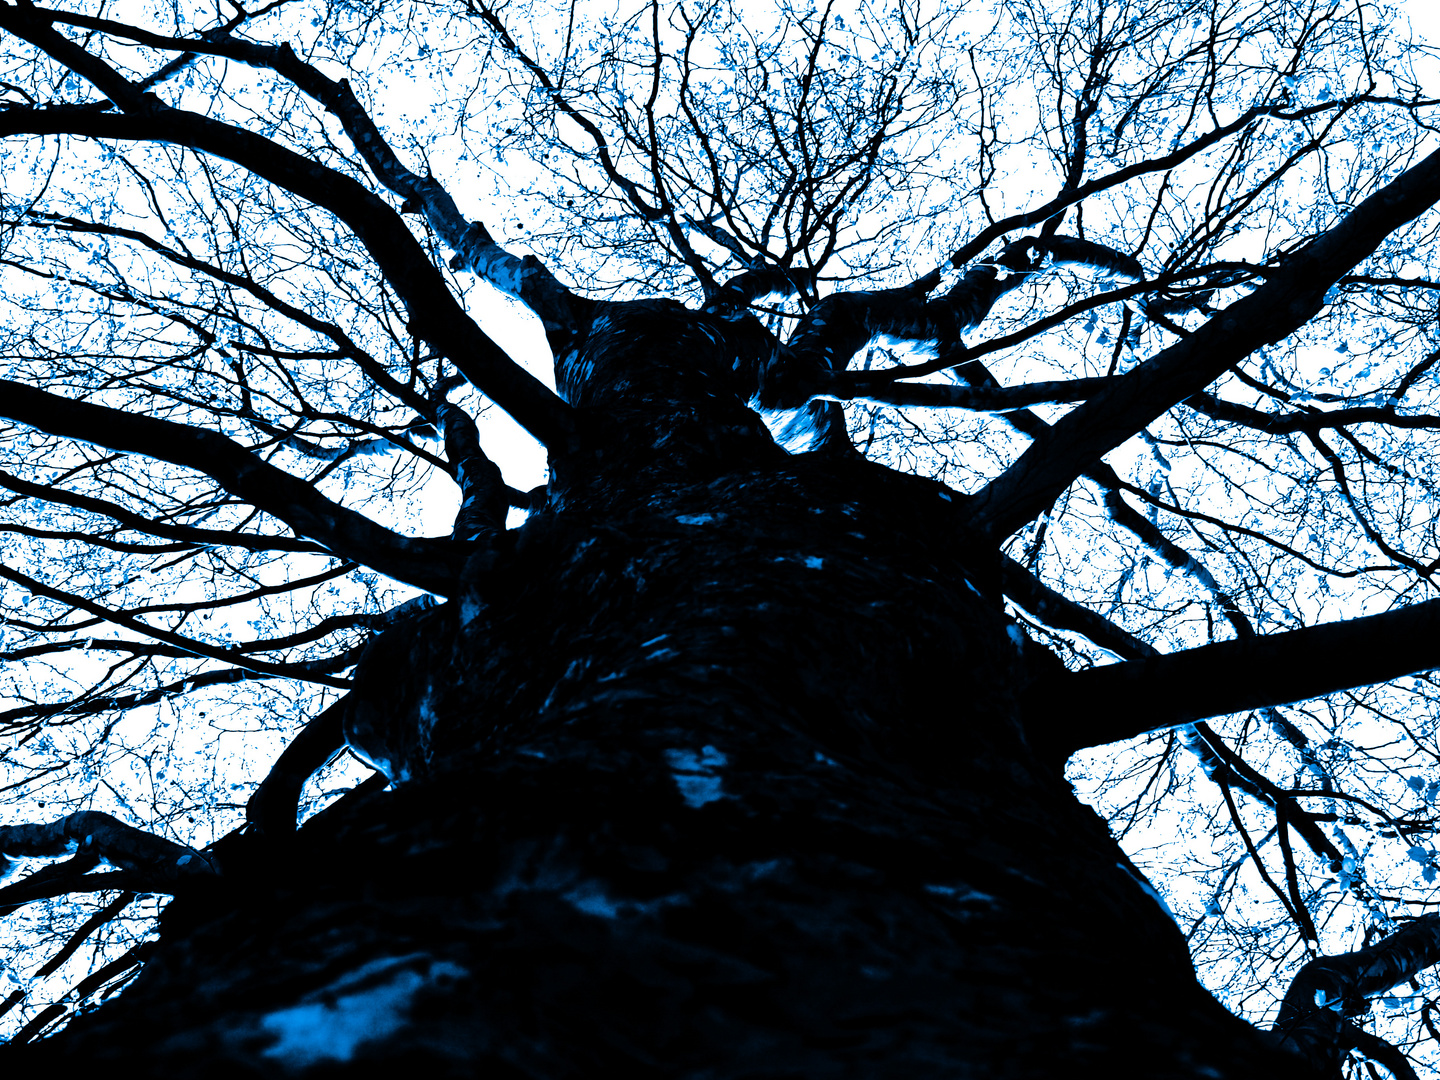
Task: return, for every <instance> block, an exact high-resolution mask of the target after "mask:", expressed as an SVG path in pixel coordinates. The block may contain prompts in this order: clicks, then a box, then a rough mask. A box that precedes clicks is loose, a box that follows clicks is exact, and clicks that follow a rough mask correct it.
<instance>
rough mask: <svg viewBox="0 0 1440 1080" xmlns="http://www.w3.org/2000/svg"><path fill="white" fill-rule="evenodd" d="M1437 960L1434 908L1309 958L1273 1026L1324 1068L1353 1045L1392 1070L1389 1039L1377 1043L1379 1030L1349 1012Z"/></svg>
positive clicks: (1439, 921)
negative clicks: (1357, 945)
mask: <svg viewBox="0 0 1440 1080" xmlns="http://www.w3.org/2000/svg"><path fill="white" fill-rule="evenodd" d="M1437 962H1440V915H1433V914H1432V915H1422V916H1420V917H1419V918H1418V919H1416V920H1415V921H1414V922H1412V923H1410V924H1409V925H1408V926H1406V927H1404V928H1403V929H1401V930H1397V931H1396V932H1395V933H1393V934H1391V935H1390V936H1389V937H1387V938H1385V939H1384V940H1383V941H1379V942H1376V943H1375V944H1374V945H1370V946H1367V947H1366V948H1363V949H1356V950H1355V951H1354V952H1348V953H1342V954H1341V955H1339V956H1322V957H1320V958H1318V959H1316V960H1311V961H1310V962H1309V963H1308V964H1306V965H1305V966H1304V967H1303V968H1301V969H1300V973H1299V974H1298V975H1296V976H1295V979H1294V981H1293V982H1291V983H1290V988H1289V989H1288V990H1287V991H1286V992H1285V997H1284V999H1283V1000H1282V1001H1281V1003H1280V1013H1279V1016H1278V1017H1277V1018H1276V1020H1275V1027H1274V1029H1273V1030H1274V1031H1275V1032H1276V1034H1278V1035H1279V1036H1280V1040H1281V1045H1282V1046H1285V1047H1287V1048H1289V1049H1291V1050H1293V1051H1295V1052H1296V1053H1297V1054H1299V1055H1300V1056H1301V1057H1303V1058H1305V1059H1307V1060H1308V1061H1309V1062H1310V1063H1311V1064H1312V1065H1314V1066H1315V1067H1316V1068H1318V1069H1321V1070H1322V1071H1323V1070H1329V1071H1330V1072H1333V1071H1334V1070H1336V1069H1338V1067H1339V1064H1340V1059H1341V1058H1343V1057H1344V1055H1345V1052H1346V1051H1347V1050H1349V1049H1351V1048H1352V1047H1358V1048H1359V1049H1360V1050H1362V1051H1363V1052H1365V1053H1366V1054H1368V1055H1370V1056H1372V1057H1374V1058H1375V1059H1376V1060H1377V1061H1380V1062H1381V1063H1382V1064H1384V1065H1386V1066H1387V1067H1389V1068H1391V1069H1392V1070H1393V1068H1394V1066H1392V1065H1390V1060H1393V1059H1390V1060H1387V1058H1389V1055H1387V1054H1386V1053H1385V1047H1386V1046H1388V1044H1379V1040H1377V1039H1376V1038H1375V1036H1367V1035H1366V1033H1364V1032H1361V1031H1359V1029H1358V1028H1356V1027H1354V1025H1352V1024H1349V1023H1348V1022H1347V1021H1346V1020H1345V1017H1346V1015H1347V1014H1349V1015H1354V1014H1355V1013H1358V1012H1361V1011H1363V1010H1364V1008H1365V998H1367V997H1371V996H1373V995H1375V994H1383V993H1384V992H1385V991H1386V990H1389V989H1390V988H1391V987H1392V986H1395V985H1396V984H1397V983H1400V982H1403V981H1404V980H1406V979H1409V978H1413V977H1414V976H1415V975H1416V974H1418V973H1419V972H1421V971H1424V970H1425V969H1426V968H1428V967H1430V966H1432V965H1433V964H1435V963H1437ZM1357 1036H1358V1038H1357ZM1372 1040H1373V1041H1372ZM1390 1049H1391V1050H1393V1049H1394V1048H1393V1047H1390ZM1397 1075H1399V1076H1404V1075H1405V1074H1404V1073H1398V1074H1397ZM1410 1075H1412V1076H1413V1075H1414V1074H1413V1073H1411V1074H1410Z"/></svg>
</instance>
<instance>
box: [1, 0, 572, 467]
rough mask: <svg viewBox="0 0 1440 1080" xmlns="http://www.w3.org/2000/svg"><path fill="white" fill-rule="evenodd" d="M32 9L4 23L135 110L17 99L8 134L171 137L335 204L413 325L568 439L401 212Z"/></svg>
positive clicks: (490, 389)
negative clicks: (123, 68)
mask: <svg viewBox="0 0 1440 1080" xmlns="http://www.w3.org/2000/svg"><path fill="white" fill-rule="evenodd" d="M26 11H27V9H25V8H14V7H0V27H3V28H4V29H7V30H10V31H11V32H12V33H15V34H16V35H17V36H19V37H22V38H24V39H25V40H27V41H30V42H31V43H32V44H34V45H36V46H37V47H38V48H42V49H44V50H45V51H46V52H49V53H50V54H51V55H53V56H55V57H56V58H57V59H59V60H60V61H61V62H62V63H65V64H66V65H67V66H72V65H75V67H74V70H76V71H78V72H80V73H81V74H83V75H84V76H85V77H86V78H88V79H90V80H91V81H92V82H95V83H96V85H97V86H99V87H100V88H101V90H102V91H103V92H104V93H105V94H106V95H107V96H109V97H111V99H112V100H117V101H118V102H119V103H120V104H121V105H122V107H123V108H125V109H126V110H127V112H126V113H125V114H124V115H116V114H114V113H101V112H96V111H95V110H93V109H90V108H87V107H69V106H57V107H53V108H43V109H34V108H23V107H18V106H17V107H11V108H7V109H4V110H3V111H0V137H3V136H7V135H16V134H33V135H60V134H69V135H79V136H82V137H87V138H95V139H134V140H137V141H142V142H163V143H171V144H174V145H177V146H188V147H190V148H192V149H195V150H199V151H202V152H204V153H207V154H213V155H215V156H217V157H222V158H226V159H228V160H230V161H233V162H235V163H236V164H238V165H240V166H242V167H243V168H246V169H249V170H250V171H252V172H253V173H255V174H256V175H257V176H260V177H262V178H264V179H265V180H268V181H269V182H270V183H272V184H275V185H277V186H278V187H282V188H284V189H285V190H287V191H290V192H292V193H294V194H295V195H298V196H299V197H301V198H302V199H307V200H309V201H310V202H312V203H314V204H315V205H317V206H320V207H323V208H324V209H326V210H328V211H330V212H331V213H332V214H334V215H335V216H336V217H338V218H339V219H340V220H341V221H343V222H344V223H345V224H346V225H347V226H348V227H349V228H350V229H351V230H352V231H353V232H354V234H355V235H356V236H357V237H358V238H359V239H360V240H361V242H362V243H364V245H365V247H366V248H367V250H368V251H369V252H370V255H371V257H372V258H373V259H374V260H375V263H376V265H377V266H378V267H379V268H380V270H381V272H382V273H383V274H384V275H385V277H386V280H387V281H388V282H389V283H390V285H391V286H392V287H393V288H394V289H395V291H396V292H397V293H398V294H399V295H400V297H401V299H402V300H403V301H404V303H405V305H406V308H407V310H408V312H409V314H410V319H411V329H412V332H413V333H414V334H415V335H416V336H417V337H420V338H422V339H423V340H425V341H428V342H429V343H430V344H431V345H432V346H433V347H434V348H435V349H436V351H438V352H439V353H441V355H443V356H445V357H446V358H448V359H449V360H450V361H451V363H453V364H454V365H455V366H456V367H457V368H458V369H459V370H460V371H461V372H462V373H463V374H464V375H465V377H466V378H467V379H469V380H470V381H471V382H472V383H474V384H475V385H476V386H477V387H479V388H480V389H481V390H482V391H484V393H485V394H487V395H488V396H489V397H490V398H492V399H493V400H494V401H495V402H496V404H498V405H499V406H500V407H501V408H502V409H504V410H505V411H506V412H508V413H509V414H510V415H511V416H513V417H514V418H515V420H516V421H517V422H518V423H519V424H520V425H521V426H522V427H524V428H525V429H526V430H527V431H529V432H530V433H531V434H532V435H534V436H535V437H536V438H537V439H539V440H540V441H541V442H542V443H544V444H545V445H546V446H549V447H552V448H557V449H558V448H561V447H563V446H565V445H568V441H569V439H570V436H571V433H572V432H573V430H574V420H573V417H572V414H571V410H570V408H569V406H567V405H566V404H565V403H564V402H563V401H561V400H560V399H559V398H558V397H556V395H555V394H554V393H553V392H551V391H550V390H549V388H547V387H546V386H545V385H544V384H543V383H542V382H540V381H539V380H538V379H536V378H535V377H534V376H532V375H531V374H530V373H529V372H527V371H526V370H525V369H524V368H522V367H520V366H519V365H518V364H516V363H515V362H514V361H512V360H511V359H510V358H509V357H508V356H507V355H506V354H505V353H504V352H503V351H502V350H501V349H500V347H499V346H498V345H496V344H495V342H493V341H492V340H491V339H490V338H489V337H488V336H486V335H485V333H484V332H483V331H482V330H481V329H480V328H479V326H477V325H476V324H475V321H474V320H473V319H471V318H470V316H469V314H468V313H466V311H465V310H464V308H462V307H461V306H460V305H459V304H458V303H457V302H456V300H455V298H454V297H453V296H452V295H451V294H450V290H449V289H448V288H447V287H446V284H445V281H444V279H443V278H442V277H441V276H440V273H439V271H438V270H436V268H435V267H434V266H433V265H431V263H430V261H429V259H428V258H427V257H426V255H425V252H424V250H423V249H422V248H421V247H420V245H419V244H418V243H417V242H416V240H415V238H414V236H412V235H411V233H410V231H409V229H408V228H407V227H406V226H405V223H404V222H403V221H402V220H401V219H400V216H399V215H398V214H397V213H396V212H395V211H394V210H393V209H391V208H390V206H389V205H387V204H386V203H385V202H384V200H382V199H380V198H379V197H377V196H376V195H374V194H373V193H372V192H370V191H367V190H366V189H365V188H364V187H362V186H361V185H360V184H359V183H357V182H356V181H355V180H353V179H351V178H350V177H348V176H345V175H344V174H343V173H339V172H336V171H335V170H333V169H329V168H326V167H325V166H323V165H320V164H317V163H316V162H313V161H310V160H308V159H306V158H304V157H302V156H301V155H299V154H297V153H295V152H294V151H291V150H288V149H286V148H285V147H283V146H281V145H279V144H278V143H275V142H273V141H271V140H269V139H266V138H264V137H263V136H260V135H256V134H254V133H253V132H249V131H245V130H243V129H241V128H237V127H233V126H231V125H229V124H224V123H221V122H220V121H217V120H212V119H210V118H209V117H205V116H200V115H198V114H195V113H190V112H185V111H183V110H180V109H172V108H169V107H167V106H165V105H164V104H162V103H161V102H160V101H159V100H158V99H157V98H155V97H154V96H153V95H151V94H140V93H139V92H138V90H136V89H135V88H134V87H133V86H131V85H130V84H128V83H126V82H125V81H124V80H123V79H121V78H120V76H119V75H118V74H116V73H115V72H113V71H111V70H110V69H109V68H108V67H106V66H105V65H104V64H101V63H100V62H99V61H97V60H95V59H94V58H93V57H90V56H89V55H88V54H87V53H85V52H84V51H83V50H80V49H79V47H78V46H76V45H74V43H72V42H70V41H68V40H67V39H65V38H63V37H61V36H60V35H59V34H57V33H56V32H55V31H54V30H52V29H50V28H49V27H48V26H45V25H42V24H40V23H38V22H37V21H36V20H35V19H34V18H32V17H31V16H30V15H28V14H26Z"/></svg>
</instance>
